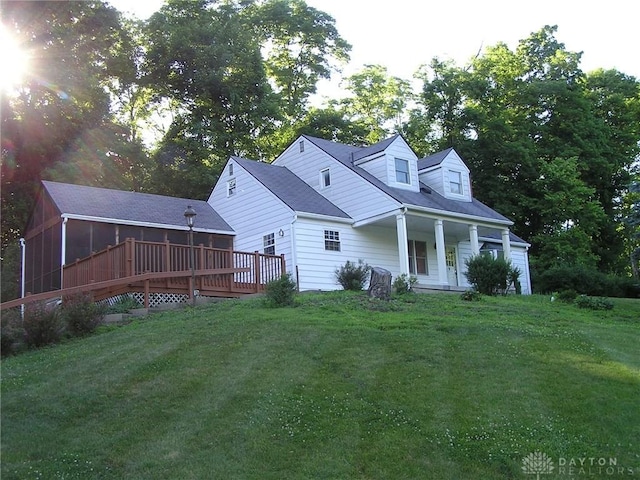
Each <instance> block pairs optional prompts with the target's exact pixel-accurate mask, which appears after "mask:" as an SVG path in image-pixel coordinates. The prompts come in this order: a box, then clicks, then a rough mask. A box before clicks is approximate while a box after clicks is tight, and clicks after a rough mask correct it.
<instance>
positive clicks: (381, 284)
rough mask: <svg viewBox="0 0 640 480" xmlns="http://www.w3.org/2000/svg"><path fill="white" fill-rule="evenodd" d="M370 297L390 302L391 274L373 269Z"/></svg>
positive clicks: (387, 271)
mask: <svg viewBox="0 0 640 480" xmlns="http://www.w3.org/2000/svg"><path fill="white" fill-rule="evenodd" d="M368 292H369V296H370V297H373V298H380V299H382V300H389V299H390V298H391V272H390V271H389V270H385V269H384V268H380V267H373V268H372V269H371V280H370V281H369V290H368Z"/></svg>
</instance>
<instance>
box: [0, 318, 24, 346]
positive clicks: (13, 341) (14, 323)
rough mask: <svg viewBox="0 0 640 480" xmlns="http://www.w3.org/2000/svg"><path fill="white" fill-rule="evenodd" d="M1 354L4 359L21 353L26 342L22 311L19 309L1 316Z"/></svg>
mask: <svg viewBox="0 0 640 480" xmlns="http://www.w3.org/2000/svg"><path fill="white" fill-rule="evenodd" d="M0 326H1V327H2V328H1V331H0V339H1V344H0V348H1V349H2V350H0V353H2V356H3V357H7V356H9V355H13V354H14V353H18V352H19V351H20V348H21V346H22V345H23V341H24V328H22V318H21V317H20V310H19V309H17V308H14V309H11V310H9V311H6V312H2V315H0Z"/></svg>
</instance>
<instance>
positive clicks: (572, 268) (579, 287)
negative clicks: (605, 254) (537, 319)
mask: <svg viewBox="0 0 640 480" xmlns="http://www.w3.org/2000/svg"><path fill="white" fill-rule="evenodd" d="M532 283H533V288H534V291H535V292H536V293H545V294H549V293H552V292H562V291H564V290H575V291H576V292H577V293H578V294H581V295H589V296H602V297H627V298H638V297H640V284H638V282H637V281H635V280H634V279H633V278H631V277H624V276H620V275H608V274H605V273H602V272H600V271H598V270H597V269H595V268H592V267H587V266H584V265H558V266H556V267H553V268H549V269H546V270H544V271H542V272H538V271H536V270H535V269H533V270H532Z"/></svg>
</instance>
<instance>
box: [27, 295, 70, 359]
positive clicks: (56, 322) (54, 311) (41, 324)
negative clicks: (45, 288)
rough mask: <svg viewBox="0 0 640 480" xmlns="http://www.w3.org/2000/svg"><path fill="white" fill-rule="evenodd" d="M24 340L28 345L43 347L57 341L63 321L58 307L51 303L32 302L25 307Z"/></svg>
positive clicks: (61, 330) (61, 333) (62, 328)
mask: <svg viewBox="0 0 640 480" xmlns="http://www.w3.org/2000/svg"><path fill="white" fill-rule="evenodd" d="M22 326H23V328H24V341H25V344H26V345H27V346H28V347H35V348H39V347H44V346H45V345H50V344H52V343H57V342H59V341H60V339H62V335H63V333H64V322H63V320H62V317H61V315H60V310H59V309H58V307H57V306H56V305H54V304H51V303H44V302H34V303H31V304H29V305H27V306H26V307H25V310H24V319H23V322H22Z"/></svg>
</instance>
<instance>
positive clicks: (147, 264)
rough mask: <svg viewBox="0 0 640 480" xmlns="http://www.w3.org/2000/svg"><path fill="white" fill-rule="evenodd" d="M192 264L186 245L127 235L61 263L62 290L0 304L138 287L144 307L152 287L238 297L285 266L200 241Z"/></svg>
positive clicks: (277, 258) (258, 288)
mask: <svg viewBox="0 0 640 480" xmlns="http://www.w3.org/2000/svg"><path fill="white" fill-rule="evenodd" d="M194 270H195V272H194V273H192V269H191V262H190V247H189V246H188V245H176V244H171V243H169V242H164V243H158V242H145V241H138V240H134V239H131V238H130V239H127V240H126V241H124V242H122V243H120V244H118V245H116V246H115V247H109V248H107V249H106V250H103V251H101V252H97V253H95V254H93V255H91V256H90V257H86V258H83V259H80V260H76V261H75V262H74V263H70V264H67V265H65V266H64V267H63V273H62V285H63V288H62V289H61V290H55V291H52V292H45V293H39V294H36V295H27V296H25V297H24V298H21V299H17V300H12V301H9V302H5V303H2V304H0V309H2V310H3V309H5V308H13V307H16V306H20V305H23V304H26V303H29V302H33V301H42V300H47V299H51V298H56V297H62V296H64V295H69V294H72V293H77V292H92V293H93V297H94V299H95V300H103V299H106V298H110V297H114V296H116V295H121V294H124V293H129V292H142V293H144V297H145V307H148V306H149V295H150V294H151V293H174V294H186V295H189V298H192V297H191V295H193V292H194V290H196V291H197V292H198V294H199V295H201V296H210V297H240V296H242V295H246V294H251V293H259V292H262V291H264V288H265V285H266V284H267V283H268V282H270V281H272V280H277V279H279V278H280V277H281V276H282V275H283V274H284V273H285V272H286V269H285V260H284V256H283V255H266V254H263V253H260V252H253V253H249V252H237V251H234V250H226V249H218V248H211V247H205V246H204V245H198V246H194ZM193 277H194V278H193ZM194 280H195V285H194V284H193V281H194Z"/></svg>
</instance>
